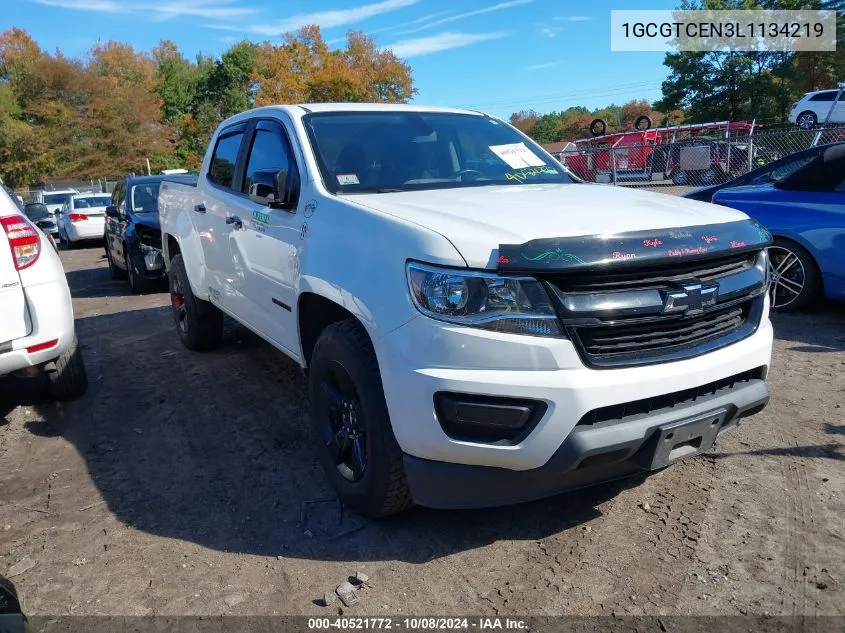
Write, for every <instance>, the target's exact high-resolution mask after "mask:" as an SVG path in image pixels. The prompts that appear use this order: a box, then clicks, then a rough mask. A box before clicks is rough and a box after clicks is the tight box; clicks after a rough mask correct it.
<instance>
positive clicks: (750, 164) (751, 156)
mask: <svg viewBox="0 0 845 633" xmlns="http://www.w3.org/2000/svg"><path fill="white" fill-rule="evenodd" d="M756 123H757V119H756V118H755V119H752V120H751V129H750V130H748V169H746V170H745V173H748V172H749V171H751V170H752V169H754V167H753V164H754V125H755V124H756Z"/></svg>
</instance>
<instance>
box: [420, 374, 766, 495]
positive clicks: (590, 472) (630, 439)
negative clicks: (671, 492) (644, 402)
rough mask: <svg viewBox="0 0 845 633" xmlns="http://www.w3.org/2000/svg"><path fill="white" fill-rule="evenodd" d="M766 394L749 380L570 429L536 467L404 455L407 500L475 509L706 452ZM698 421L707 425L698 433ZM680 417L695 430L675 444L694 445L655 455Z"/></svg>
mask: <svg viewBox="0 0 845 633" xmlns="http://www.w3.org/2000/svg"><path fill="white" fill-rule="evenodd" d="M768 400H769V395H768V390H767V389H766V383H765V382H764V381H763V380H761V379H752V380H749V381H747V382H745V383H744V384H742V385H741V386H739V387H736V388H733V389H725V390H723V393H716V394H713V395H712V396H710V397H704V398H700V399H699V400H697V401H696V402H694V403H689V404H687V405H685V406H680V407H676V408H673V409H672V410H669V411H663V412H660V413H657V414H656V415H652V416H647V417H641V418H640V419H637V420H631V421H623V422H620V423H619V424H614V425H610V426H604V427H600V428H589V427H577V428H576V429H575V430H574V431H573V432H572V433H570V434H569V436H568V437H567V438H566V439H565V440H564V441H563V443H562V444H561V445H560V446H559V447H558V449H557V450H556V451H555V452H554V454H553V455H552V457H551V458H550V459H549V461H548V462H546V463H545V464H544V465H543V466H540V467H539V468H533V469H531V470H509V469H507V468H496V467H490V466H470V465H465V464H450V463H446V462H440V461H434V460H428V459H421V458H419V457H413V456H411V455H405V458H404V462H405V473H406V476H407V478H408V485H409V486H410V488H411V494H412V496H413V497H414V500H415V501H416V502H417V503H418V504H420V505H423V506H427V507H431V508H449V509H454V508H480V507H491V506H499V505H509V504H513V503H521V502H525V501H533V500H535V499H540V498H543V497H548V496H551V495H554V494H558V493H561V492H566V491H568V490H574V489H577V488H582V487H584V486H589V485H591V484H596V483H600V482H604V481H611V480H614V479H619V478H622V477H627V476H630V475H635V474H637V473H644V472H648V471H650V470H656V469H658V468H661V467H663V466H668V465H670V464H671V463H674V462H675V461H679V460H680V459H683V458H685V457H687V456H691V455H692V454H697V453H699V452H701V451H706V450H708V449H710V448H711V447H712V446H713V444H714V442H715V441H716V438H717V437H718V436H719V435H721V434H722V433H724V432H725V431H727V430H729V429H731V428H734V427H736V426H737V425H738V424H739V423H740V419H741V418H743V417H746V416H750V415H753V414H755V413H757V412H759V411H760V410H762V408H763V407H765V405H766V404H767V403H768ZM701 421H703V422H705V423H706V424H704V429H705V430H704V433H703V434H702V435H699V434H698V433H699V429H700V428H701V426H702V425H701V424H700V422H701ZM685 423H690V425H691V426H693V427H694V430H692V431H691V432H690V435H688V436H680V435H679V436H678V438H677V440H678V444H692V443H695V444H696V449H695V450H693V451H691V452H690V453H689V454H685V453H684V451H683V448H685V447H681V448H677V449H674V450H675V451H678V454H679V456H678V457H676V458H675V459H671V457H670V458H669V459H668V460H665V459H656V456H658V457H659V453H660V451H661V448H663V447H662V446H661V445H662V444H665V442H666V440H665V433H664V434H663V435H664V437H661V433H660V431H661V429H665V428H667V427H671V429H672V430H673V431H674V432H675V433H679V431H678V430H677V429H682V428H684V424H685ZM676 425H677V426H676ZM708 428H712V431H711V432H708V431H707V430H706V429H708ZM664 452H665V451H664ZM670 454H671V453H670Z"/></svg>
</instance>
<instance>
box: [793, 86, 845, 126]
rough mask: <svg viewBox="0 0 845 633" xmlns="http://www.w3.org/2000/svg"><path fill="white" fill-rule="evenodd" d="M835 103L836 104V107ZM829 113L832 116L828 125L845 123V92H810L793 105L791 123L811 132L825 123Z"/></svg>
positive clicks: (835, 90) (837, 90)
mask: <svg viewBox="0 0 845 633" xmlns="http://www.w3.org/2000/svg"><path fill="white" fill-rule="evenodd" d="M837 96H838V97H839V98H838V100H837ZM834 102H836V103H835V106H834ZM831 106H834V107H833V112H831V110H830V109H831ZM828 113H829V114H830V119H829V120H828V123H845V90H840V89H833V90H817V91H816V92H808V93H807V94H805V95H804V96H803V97H801V99H800V100H798V101H796V102H795V103H793V104H792V110H790V112H789V121H790V122H791V123H795V124H796V125H797V126H798V127H800V128H802V129H805V130H809V129H811V128H813V127H815V126H816V125H818V124H819V123H824V121H825V120H826V119H827V115H828Z"/></svg>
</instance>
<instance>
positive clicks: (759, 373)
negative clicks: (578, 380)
mask: <svg viewBox="0 0 845 633" xmlns="http://www.w3.org/2000/svg"><path fill="white" fill-rule="evenodd" d="M763 378H765V368H764V367H757V368H756V369H750V370H748V371H745V372H742V373H740V374H736V375H734V376H728V377H727V378H722V379H721V380H716V381H713V382H709V383H707V384H706V385H701V386H700V387H693V388H691V389H684V390H683V391H676V392H674V393H667V394H663V395H660V396H655V397H653V398H643V399H642V400H635V401H634V402H624V403H622V404H614V405H611V406H608V407H602V408H600V409H593V410H592V411H589V412H588V413H586V414H585V415H584V417H582V418H581V419H580V420H579V421H578V425H579V426H597V425H604V424H618V423H620V422H629V421H633V420H634V419H637V418H639V417H642V416H646V415H653V414H658V413H661V412H663V411H668V410H670V409H672V408H674V407H677V406H682V405H686V404H692V403H694V402H695V401H696V400H698V399H699V398H705V397H711V396H720V395H723V394H725V393H727V392H729V391H731V390H732V389H736V388H738V387H742V386H745V385H747V384H748V383H749V382H751V381H752V380H763Z"/></svg>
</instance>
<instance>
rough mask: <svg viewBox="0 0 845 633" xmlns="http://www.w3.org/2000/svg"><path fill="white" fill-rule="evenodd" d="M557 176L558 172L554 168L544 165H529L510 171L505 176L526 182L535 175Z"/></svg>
mask: <svg viewBox="0 0 845 633" xmlns="http://www.w3.org/2000/svg"><path fill="white" fill-rule="evenodd" d="M544 175H545V176H557V175H558V173H557V172H556V171H555V170H554V169H552V168H551V167H547V166H546V165H543V166H542V167H527V168H525V169H520V170H519V171H509V172H507V173H506V174H505V178H507V179H508V180H516V181H519V182H525V181H526V180H528V179H529V178H532V177H534V176H544Z"/></svg>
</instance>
